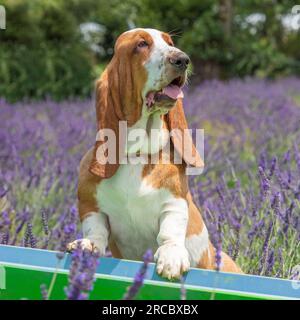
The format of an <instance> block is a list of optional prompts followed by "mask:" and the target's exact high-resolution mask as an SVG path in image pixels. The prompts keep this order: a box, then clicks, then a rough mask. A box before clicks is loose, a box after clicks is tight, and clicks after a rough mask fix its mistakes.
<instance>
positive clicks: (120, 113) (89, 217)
mask: <svg viewBox="0 0 300 320" xmlns="http://www.w3.org/2000/svg"><path fill="white" fill-rule="evenodd" d="M182 54H183V53H182V51H180V50H179V49H177V48H175V47H174V45H173V42H172V39H171V37H170V36H169V35H168V34H166V33H163V32H160V31H158V30H154V29H134V30H131V31H127V32H125V33H123V34H122V35H121V36H120V37H119V38H118V40H117V42H116V45H115V53H114V57H113V59H112V60H111V62H110V64H109V65H108V66H107V68H106V70H105V71H104V73H103V74H102V76H101V78H100V79H99V80H98V82H97V91H96V92H97V97H96V100H97V101H96V114H97V124H98V130H100V129H101V128H105V127H106V128H110V129H112V130H113V131H114V132H115V133H116V135H118V130H119V129H118V122H119V121H121V120H123V121H127V124H128V127H129V133H130V130H132V129H139V128H140V129H144V130H146V132H149V131H150V130H151V129H159V130H160V131H158V132H159V136H158V137H156V138H155V139H151V137H150V135H148V136H146V137H145V139H144V140H143V144H142V145H140V146H139V148H138V150H135V148H134V146H131V145H130V142H129V141H125V143H124V142H121V141H118V146H119V145H120V144H121V143H122V145H121V148H120V150H123V152H124V153H125V155H127V156H128V157H129V156H130V154H131V153H133V154H136V153H137V152H138V153H139V154H140V155H141V157H144V158H147V157H149V153H157V154H158V155H159V159H160V160H159V162H158V163H156V164H141V163H140V164H130V163H127V164H119V163H117V164H104V165H103V164H100V163H99V162H98V161H97V159H96V150H97V147H99V145H101V143H103V141H97V142H96V145H95V147H94V148H92V149H90V150H89V151H88V152H87V153H86V154H85V156H84V157H83V159H82V161H81V163H80V172H79V186H78V200H79V202H78V207H79V214H80V219H81V221H82V230H83V236H84V239H82V240H80V241H81V245H82V246H83V247H85V248H88V249H90V250H93V249H97V250H98V251H100V253H101V254H104V253H105V250H106V248H107V246H109V248H110V250H111V252H112V255H113V256H114V257H116V258H125V259H132V260H140V259H141V258H142V256H143V254H144V252H145V251H146V250H147V249H148V248H151V249H152V250H153V252H154V253H155V255H154V258H155V261H156V263H157V272H158V273H159V274H160V275H162V276H163V277H166V278H168V279H173V278H178V277H180V275H181V274H182V273H183V272H186V271H187V270H189V268H190V267H199V268H205V269H215V258H214V257H215V248H214V247H213V245H212V244H211V242H210V241H209V235H208V232H207V228H206V226H205V224H204V222H203V219H202V217H201V214H200V212H199V210H198V209H197V207H196V206H195V204H194V202H193V199H192V197H191V194H190V192H189V187H188V181H187V176H186V175H185V169H186V166H187V165H191V166H196V167H201V166H203V162H202V160H201V157H200V156H199V154H198V153H197V151H196V149H195V147H194V146H193V144H192V142H191V140H190V141H189V143H190V144H191V145H192V148H193V152H194V154H195V155H196V161H194V162H193V161H192V160H191V159H189V158H188V157H185V156H184V154H183V152H182V150H181V149H182V147H180V146H179V143H180V142H181V141H180V139H179V138H176V137H173V138H172V146H173V151H172V155H174V153H175V152H179V154H181V155H182V158H183V160H184V161H183V163H182V164H174V163H173V162H174V161H172V160H171V161H170V163H168V164H163V163H161V162H162V160H163V159H164V156H165V153H164V147H165V145H166V143H167V140H168V139H167V138H166V137H165V136H164V132H165V131H164V130H163V129H166V128H167V129H168V130H171V129H173V128H176V127H177V128H179V129H182V130H183V129H185V128H187V123H186V119H185V116H184V111H183V105H182V99H181V98H179V99H177V100H176V101H172V100H171V101H169V100H168V101H167V102H165V101H162V102H159V103H157V104H155V105H154V106H152V107H151V108H149V107H148V106H147V105H146V101H147V95H148V94H149V92H156V91H159V90H161V89H162V88H164V87H165V86H167V85H168V84H169V83H170V82H171V81H172V80H174V79H175V78H177V79H178V81H179V83H178V85H181V86H182V85H183V84H184V82H185V80H186V68H185V67H183V68H181V67H180V68H178V66H176V65H175V66H174V64H173V62H174V59H176V57H177V56H178V55H182ZM187 62H188V61H187ZM190 139H191V138H190ZM178 140H179V141H178ZM123 145H124V146H123ZM149 146H150V147H151V148H149ZM122 148H123V149H122ZM149 150H151V151H149ZM171 159H172V157H171ZM77 243H78V240H76V241H74V242H73V243H71V244H69V249H70V250H72V248H74V247H75V246H76V245H77ZM221 270H222V271H228V272H241V270H240V268H239V267H238V266H237V265H236V264H235V263H234V262H233V260H232V259H231V258H230V257H229V256H228V255H227V254H226V253H223V252H222V264H221Z"/></svg>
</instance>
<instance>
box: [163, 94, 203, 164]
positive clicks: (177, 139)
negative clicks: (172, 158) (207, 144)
mask: <svg viewBox="0 0 300 320" xmlns="http://www.w3.org/2000/svg"><path fill="white" fill-rule="evenodd" d="M166 121H167V124H168V127H169V130H170V131H171V140H172V142H173V145H174V148H175V150H176V151H177V152H178V153H179V155H180V156H181V158H182V159H183V160H184V162H185V163H186V164H187V165H190V166H193V167H196V168H202V167H204V162H203V160H202V158H201V156H200V154H199V153H198V151H197V149H196V147H195V145H194V143H193V140H192V137H191V135H190V133H189V132H188V131H186V129H188V125H187V121H186V118H185V114H184V110H183V104H182V99H178V100H177V102H176V105H175V106H174V107H173V108H172V109H171V110H170V111H169V113H168V114H167V115H166Z"/></svg>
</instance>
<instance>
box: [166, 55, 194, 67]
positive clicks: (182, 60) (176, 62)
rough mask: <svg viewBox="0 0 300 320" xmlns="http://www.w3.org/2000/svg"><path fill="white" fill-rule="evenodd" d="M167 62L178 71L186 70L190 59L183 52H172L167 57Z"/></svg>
mask: <svg viewBox="0 0 300 320" xmlns="http://www.w3.org/2000/svg"><path fill="white" fill-rule="evenodd" d="M168 61H169V62H170V64H171V65H172V66H174V67H175V68H176V69H179V70H186V69H187V67H188V64H189V63H190V58H189V57H188V55H187V54H185V53H184V52H173V53H171V54H170V55H169V57H168Z"/></svg>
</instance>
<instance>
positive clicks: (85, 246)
mask: <svg viewBox="0 0 300 320" xmlns="http://www.w3.org/2000/svg"><path fill="white" fill-rule="evenodd" d="M78 246H80V248H81V249H82V250H89V251H91V252H97V253H99V254H100V255H104V254H105V249H106V248H103V247H102V246H101V245H99V244H96V243H95V242H93V241H92V240H90V239H86V238H85V239H78V240H75V241H73V242H70V243H69V244H68V245H67V251H69V252H71V251H73V250H75V249H76V248H78Z"/></svg>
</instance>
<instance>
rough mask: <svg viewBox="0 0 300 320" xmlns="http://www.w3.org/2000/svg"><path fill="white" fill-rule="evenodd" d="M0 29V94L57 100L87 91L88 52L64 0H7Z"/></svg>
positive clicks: (90, 74)
mask: <svg viewBox="0 0 300 320" xmlns="http://www.w3.org/2000/svg"><path fill="white" fill-rule="evenodd" d="M3 4H4V6H5V8H6V11H7V29H6V30H5V31H0V37H1V38H0V41H1V46H0V96H3V97H5V98H6V99H7V100H9V101H17V100H20V99H24V98H29V99H32V98H34V99H43V98H45V97H51V98H52V99H55V100H61V99H65V98H68V97H73V96H79V97H80V96H81V97H86V96H88V95H90V92H91V88H92V84H93V78H94V77H93V68H92V59H91V54H90V52H89V50H88V49H87V47H86V46H85V44H84V43H83V42H82V40H81V37H80V33H79V27H78V22H77V20H76V18H75V16H74V15H73V13H72V12H70V11H69V10H68V9H67V7H65V4H66V2H65V1H57V0H52V1H47V2H46V1H40V0H30V1H28V0H26V1H19V0H14V1H13V0H6V1H4V3H3Z"/></svg>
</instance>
